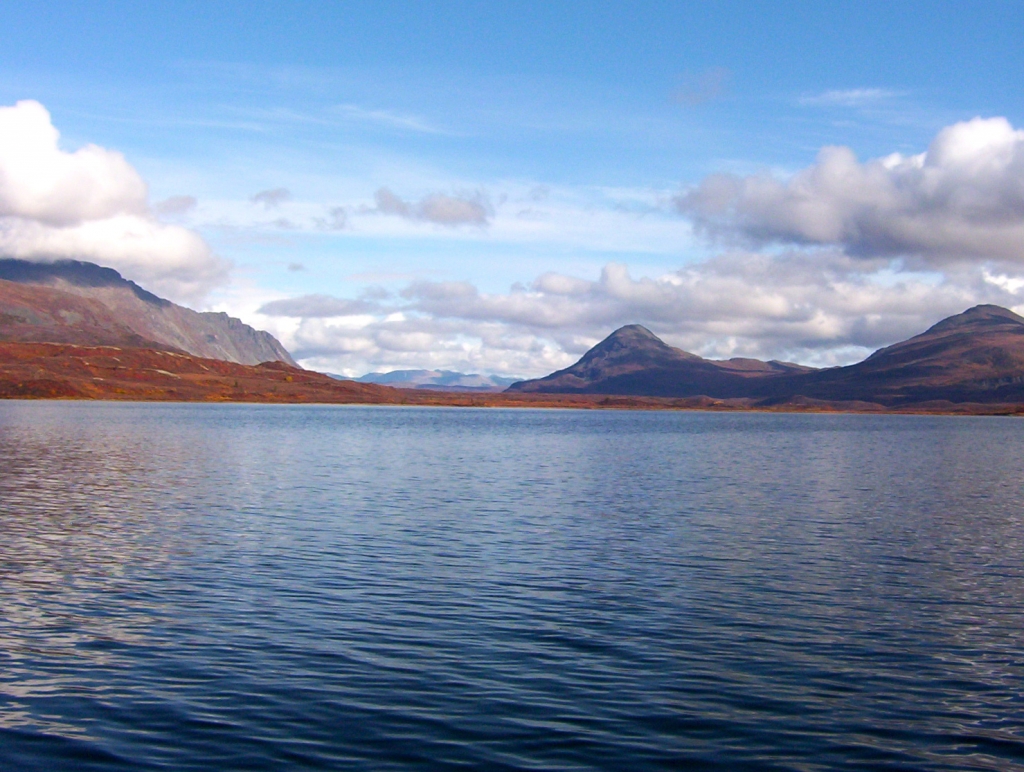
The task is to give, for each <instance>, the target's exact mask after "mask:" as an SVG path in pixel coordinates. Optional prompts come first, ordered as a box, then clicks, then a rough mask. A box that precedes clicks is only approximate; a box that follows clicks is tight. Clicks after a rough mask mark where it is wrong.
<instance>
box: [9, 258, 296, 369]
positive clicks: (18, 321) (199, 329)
mask: <svg viewBox="0 0 1024 772" xmlns="http://www.w3.org/2000/svg"><path fill="white" fill-rule="evenodd" d="M0 341H13V342H51V343H74V344H77V345H93V346H102V345H110V346H133V347H144V348H156V349H172V350H177V351H184V352H185V353H188V354H192V355H194V356H199V357H207V358H210V359H219V360H223V361H226V362H237V363H240V364H248V365H255V364H259V363H260V362H268V361H281V362H286V363H288V364H291V365H294V364H295V362H294V360H293V359H292V357H291V355H290V354H289V353H288V352H287V351H286V350H285V348H284V346H282V345H281V344H280V342H278V340H277V339H276V338H274V336H273V335H271V334H270V333H268V332H262V331H260V330H255V329H253V328H252V327H250V326H249V325H247V324H244V323H243V322H242V321H241V320H239V319H235V318H233V317H230V316H228V315H227V314H223V313H200V312H198V311H193V310H192V309H190V308H185V307H183V306H179V305H177V304H175V303H172V302H171V301H169V300H164V299H163V298H160V297H157V296H156V295H154V294H153V293H151V292H148V291H146V290H144V289H143V288H142V287H140V286H139V285H137V284H136V283H135V282H132V281H128V280H127V279H125V278H123V277H122V276H121V274H119V273H118V272H117V271H115V270H113V269H112V268H103V267H101V266H98V265H95V264H93V263H85V262H80V261H77V260H60V261H57V262H53V263H32V262H28V261H26V260H13V259H0Z"/></svg>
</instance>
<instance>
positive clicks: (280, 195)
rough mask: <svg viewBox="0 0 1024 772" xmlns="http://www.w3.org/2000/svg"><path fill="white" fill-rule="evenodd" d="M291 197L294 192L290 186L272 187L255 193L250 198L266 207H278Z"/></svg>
mask: <svg viewBox="0 0 1024 772" xmlns="http://www.w3.org/2000/svg"><path fill="white" fill-rule="evenodd" d="M291 197H292V193H291V191H290V190H288V188H272V189H271V190H261V191H260V192H259V193H255V194H253V196H252V197H251V198H250V199H249V200H250V201H251V202H252V203H254V204H261V205H262V206H263V208H264V209H276V208H277V207H279V206H281V204H283V203H284V202H285V201H288V200H290V199H291Z"/></svg>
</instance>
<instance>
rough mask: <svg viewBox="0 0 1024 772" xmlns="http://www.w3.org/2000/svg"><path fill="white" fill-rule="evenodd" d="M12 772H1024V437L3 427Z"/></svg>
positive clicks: (232, 418)
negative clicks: (296, 771) (972, 771)
mask: <svg viewBox="0 0 1024 772" xmlns="http://www.w3.org/2000/svg"><path fill="white" fill-rule="evenodd" d="M0 529H2V534H0V536H2V538H0V610H2V618H0V768H2V769H3V770H47V771H51V770H61V769H75V770H119V769H131V770H157V769H161V770H193V769H195V770H283V769H367V770H391V769H407V768H418V769H494V770H559V769H564V770H584V769H602V770H647V769H652V770H653V769H709V770H712V769H714V770H717V769H722V770H737V769H739V770H742V769H792V770H819V769H873V770H874V769H883V770H884V769H957V770H961V769H993V770H995V769H998V770H1011V769H1024V549H1022V548H1024V423H1021V421H1020V420H1019V419H1011V418H930V417H927V418H926V417H910V416H904V417H900V416H892V417H880V416H819V415H762V414H712V413H667V412H633V411H630V412H612V411H607V412H597V411H545V410H467V409H462V410H460V409H443V408H439V409H423V408H394V407H383V408H374V407H319V406H309V407H305V406H303V407H296V406H289V407H277V406H241V405H223V406H214V405H158V404H145V405H143V404H104V403H71V402H67V403H58V402H49V403H47V402H0Z"/></svg>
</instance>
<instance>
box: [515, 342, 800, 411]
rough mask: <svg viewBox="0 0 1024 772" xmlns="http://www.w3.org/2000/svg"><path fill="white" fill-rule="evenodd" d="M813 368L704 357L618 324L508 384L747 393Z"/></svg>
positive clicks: (588, 390) (592, 390) (527, 388)
mask: <svg viewBox="0 0 1024 772" xmlns="http://www.w3.org/2000/svg"><path fill="white" fill-rule="evenodd" d="M811 371H812V368H809V367H803V366H801V365H795V364H791V363H788V362H776V361H771V362H762V361H760V360H757V359H743V358H737V359H728V360H724V361H716V360H711V359H703V358H702V357H699V356H697V355H696V354H691V353H689V352H688V351H683V350H682V349H678V348H673V347H671V346H669V345H667V344H666V343H665V342H664V341H662V340H661V339H660V338H659V337H658V336H657V335H655V334H654V333H653V332H651V331H650V330H648V329H647V328H646V327H642V326H641V325H639V324H631V325H629V326H627V327H622V328H620V329H618V330H616V331H615V332H613V333H612V334H611V335H609V336H608V337H607V338H605V339H604V340H603V341H601V342H600V343H598V344H597V345H596V346H594V347H593V348H592V349H590V351H588V352H587V353H586V354H584V355H583V358H582V359H580V361H579V362H577V363H576V364H574V365H573V366H572V367H568V368H566V369H564V370H559V371H558V372H555V373H552V374H551V375H549V376H547V377H545V378H538V379H536V380H531V381H520V382H518V383H514V384H512V386H510V387H509V391H512V392H540V393H548V394H617V395H633V396H650V397H680V396H685V397H689V396H700V395H704V396H713V397H720V398H731V397H750V396H755V395H756V394H758V388H759V387H758V386H757V385H755V383H757V382H760V381H762V380H769V379H774V378H778V377H782V376H788V375H793V374H802V373H807V372H811Z"/></svg>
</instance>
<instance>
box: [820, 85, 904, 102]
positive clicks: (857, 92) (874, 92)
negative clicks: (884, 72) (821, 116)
mask: <svg viewBox="0 0 1024 772" xmlns="http://www.w3.org/2000/svg"><path fill="white" fill-rule="evenodd" d="M905 95H906V92H903V91H893V90H891V89H886V88H849V89H830V90H828V91H823V92H822V93H820V94H811V95H808V96H803V97H801V98H800V104H802V105H818V106H822V107H866V106H868V105H873V104H878V103H880V102H884V101H885V100H888V99H893V98H895V97H900V96H905Z"/></svg>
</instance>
